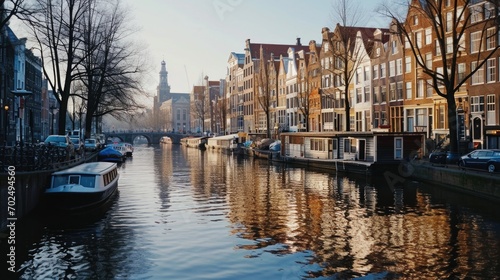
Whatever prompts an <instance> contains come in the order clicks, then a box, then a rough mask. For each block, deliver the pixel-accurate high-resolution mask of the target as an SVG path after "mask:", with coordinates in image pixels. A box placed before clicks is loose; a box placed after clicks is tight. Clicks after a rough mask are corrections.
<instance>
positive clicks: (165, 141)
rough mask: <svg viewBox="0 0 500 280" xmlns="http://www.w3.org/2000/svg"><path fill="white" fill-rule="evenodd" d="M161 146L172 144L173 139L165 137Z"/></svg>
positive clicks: (161, 139) (162, 138)
mask: <svg viewBox="0 0 500 280" xmlns="http://www.w3.org/2000/svg"><path fill="white" fill-rule="evenodd" d="M160 144H172V138H170V137H168V136H163V137H161V138H160Z"/></svg>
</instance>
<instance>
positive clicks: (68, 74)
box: [23, 0, 88, 134]
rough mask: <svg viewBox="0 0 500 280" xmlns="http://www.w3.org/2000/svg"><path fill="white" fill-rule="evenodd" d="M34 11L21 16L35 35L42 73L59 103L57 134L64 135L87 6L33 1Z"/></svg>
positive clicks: (73, 0) (69, 0) (77, 1)
mask: <svg viewBox="0 0 500 280" xmlns="http://www.w3.org/2000/svg"><path fill="white" fill-rule="evenodd" d="M35 7H36V9H37V12H36V13H34V14H33V15H31V16H29V17H24V18H23V22H25V23H26V24H27V25H28V27H29V28H30V30H31V35H32V36H33V37H34V38H35V40H36V44H37V45H38V47H37V48H38V50H39V51H40V56H41V59H42V66H43V73H44V76H45V77H46V78H47V80H48V83H49V87H50V88H51V89H52V91H53V93H54V96H55V98H56V100H57V102H58V103H59V114H58V115H59V122H58V123H59V127H58V133H59V134H65V127H66V114H67V110H68V100H69V99H70V97H71V95H72V93H71V84H72V82H73V81H74V80H75V79H76V75H75V73H76V67H77V66H78V65H79V64H80V63H81V61H80V60H79V59H80V58H79V57H77V56H76V53H77V52H78V51H79V50H80V47H81V40H80V38H81V35H82V33H81V30H80V24H79V23H80V22H81V20H82V18H83V16H84V15H85V13H86V9H87V8H88V1H87V0H35Z"/></svg>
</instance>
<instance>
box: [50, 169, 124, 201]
mask: <svg viewBox="0 0 500 280" xmlns="http://www.w3.org/2000/svg"><path fill="white" fill-rule="evenodd" d="M118 178H119V174H118V168H117V165H116V163H111V162H90V163H83V164H80V165H78V166H75V167H72V168H69V169H66V170H62V171H57V172H54V173H52V178H51V184H50V186H49V187H48V188H47V189H46V190H45V200H46V204H47V206H49V207H50V208H56V209H61V210H81V209H86V208H90V207H93V206H97V205H99V204H101V203H104V202H105V201H107V200H108V199H109V198H110V197H111V196H112V195H113V194H114V193H115V191H116V190H117V188H118Z"/></svg>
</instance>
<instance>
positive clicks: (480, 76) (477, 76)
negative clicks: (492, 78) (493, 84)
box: [471, 61, 484, 85]
mask: <svg viewBox="0 0 500 280" xmlns="http://www.w3.org/2000/svg"><path fill="white" fill-rule="evenodd" d="M477 64H478V63H477V61H472V62H471V71H473V70H474V69H476V67H477ZM471 84H472V85H479V84H484V68H483V66H481V67H480V68H478V69H477V71H476V72H474V74H473V75H472V77H471Z"/></svg>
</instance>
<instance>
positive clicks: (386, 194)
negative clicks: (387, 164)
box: [2, 145, 500, 279]
mask: <svg viewBox="0 0 500 280" xmlns="http://www.w3.org/2000/svg"><path fill="white" fill-rule="evenodd" d="M119 172H120V181H119V193H118V194H117V196H115V197H114V198H113V199H112V200H111V201H110V202H109V203H108V204H107V205H104V206H103V207H101V208H99V209H96V210H95V211H93V212H92V213H85V214H77V215H74V214H72V215H68V214H65V213H47V212H45V211H43V209H40V210H39V211H36V213H33V215H31V216H30V217H28V218H26V219H25V220H23V221H22V222H20V223H19V225H18V227H17V228H16V239H17V243H16V244H17V247H16V258H17V261H18V264H17V267H18V269H19V272H18V276H19V277H20V278H21V279H310V278H313V279H352V278H360V279H396V278H397V279H452V278H453V279H454V278H471V279H479V278H482V279H494V278H495V277H498V275H500V214H499V210H498V206H497V205H496V204H494V203H490V202H487V201H484V200H480V199H476V198H471V197H470V196H467V195H463V194H458V193H454V192H450V191H446V190H443V189H441V188H437V187H432V186H428V185H423V184H420V183H418V182H411V181H409V180H406V181H405V182H399V183H398V184H395V185H394V184H388V183H387V180H386V178H389V177H390V176H389V177H388V176H385V177H384V176H380V177H368V178H367V177H364V176H361V177H355V176H345V175H342V174H335V173H331V172H330V173H325V172H321V171H314V170H306V169H303V168H294V167H290V166H283V165H281V164H270V163H269V162H267V161H265V160H259V159H244V158H238V157H236V156H231V155H225V154H219V153H217V152H213V151H199V150H196V149H187V148H184V147H181V146H177V145H172V146H170V145H163V146H156V147H146V146H144V147H136V149H135V152H134V156H133V159H130V160H127V162H126V163H125V164H123V165H122V166H121V167H120V169H119ZM2 252H4V250H3V248H2ZM2 257H5V256H2ZM5 271H6V270H5V269H4V270H3V271H2V274H4V272H5ZM2 279H6V278H2Z"/></svg>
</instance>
